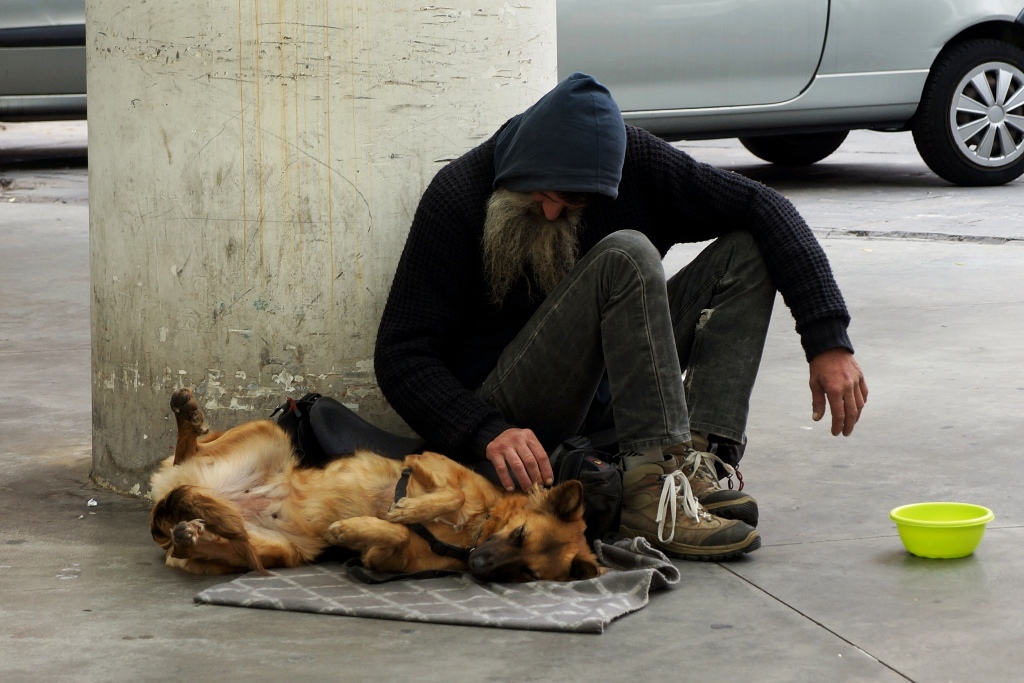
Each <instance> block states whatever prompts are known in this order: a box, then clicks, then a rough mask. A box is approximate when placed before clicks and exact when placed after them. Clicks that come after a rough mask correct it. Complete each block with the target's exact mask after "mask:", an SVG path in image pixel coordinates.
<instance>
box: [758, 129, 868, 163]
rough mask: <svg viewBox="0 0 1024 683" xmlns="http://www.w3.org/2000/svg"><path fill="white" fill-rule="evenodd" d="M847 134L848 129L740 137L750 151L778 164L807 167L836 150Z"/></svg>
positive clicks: (848, 132) (760, 157)
mask: <svg viewBox="0 0 1024 683" xmlns="http://www.w3.org/2000/svg"><path fill="white" fill-rule="evenodd" d="M849 134H850V131H848V130H841V131H838V132H833V133H799V134H796V135H763V136H761V135H759V136H757V137H752V138H740V143H741V144H742V145H743V146H744V147H746V148H747V150H749V151H750V153H751V154H753V155H754V156H756V157H758V158H759V159H764V160H765V161H770V162H772V163H773V164H778V165H780V166H807V165H809V164H813V163H815V162H817V161H821V160H822V159H824V158H825V157H827V156H828V155H829V154H831V153H832V152H834V151H836V150H837V149H839V145H841V144H843V140H845V139H846V136H847V135H849Z"/></svg>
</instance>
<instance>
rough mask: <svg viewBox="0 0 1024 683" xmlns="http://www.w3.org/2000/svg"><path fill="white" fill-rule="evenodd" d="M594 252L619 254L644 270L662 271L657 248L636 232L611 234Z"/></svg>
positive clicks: (627, 231) (624, 231)
mask: <svg viewBox="0 0 1024 683" xmlns="http://www.w3.org/2000/svg"><path fill="white" fill-rule="evenodd" d="M594 250H595V252H598V253H605V252H610V253H617V254H621V255H623V256H624V257H626V258H627V259H628V260H629V261H631V262H632V263H635V264H637V265H638V266H640V267H642V268H644V269H648V268H652V267H656V268H658V269H662V266H661V253H659V252H658V249H657V247H655V246H654V245H653V244H651V240H649V239H647V236H646V235H644V234H643V233H642V232H637V231H636V230H619V231H617V232H613V233H612V234H610V235H608V236H607V237H605V238H604V239H602V240H601V241H600V242H598V243H597V246H596V247H594ZM662 272H664V270H662Z"/></svg>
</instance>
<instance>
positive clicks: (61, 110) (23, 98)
mask: <svg viewBox="0 0 1024 683" xmlns="http://www.w3.org/2000/svg"><path fill="white" fill-rule="evenodd" d="M85 111H86V110H85V1H84V0H0V121H45V120H55V119H84V118H85Z"/></svg>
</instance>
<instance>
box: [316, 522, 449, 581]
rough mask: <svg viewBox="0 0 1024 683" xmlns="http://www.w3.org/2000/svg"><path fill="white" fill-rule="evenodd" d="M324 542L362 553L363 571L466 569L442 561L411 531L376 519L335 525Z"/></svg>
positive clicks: (328, 531)
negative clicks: (364, 569)
mask: <svg viewBox="0 0 1024 683" xmlns="http://www.w3.org/2000/svg"><path fill="white" fill-rule="evenodd" d="M325 539H326V540H327V541H328V542H329V543H332V544H334V545H340V546H343V547H345V548H350V549H351V550H356V551H358V552H359V555H360V557H359V559H360V561H361V562H362V563H363V566H364V567H367V568H368V569H373V570H374V571H379V572H399V573H402V572H416V571H422V570H424V569H456V570H459V569H465V565H464V564H463V563H462V562H461V561H460V560H456V559H454V558H451V557H441V556H439V555H435V554H434V553H432V552H431V551H430V546H429V545H428V544H427V542H426V541H424V540H423V539H422V538H420V537H419V536H415V535H413V534H412V533H411V532H410V531H409V528H408V527H406V526H404V525H402V524H395V523H393V522H388V521H385V520H383V519H378V518H376V517H353V518H352V519H345V520H341V521H340V522H335V523H334V524H332V525H331V526H330V527H329V528H328V529H327V533H326V534H325Z"/></svg>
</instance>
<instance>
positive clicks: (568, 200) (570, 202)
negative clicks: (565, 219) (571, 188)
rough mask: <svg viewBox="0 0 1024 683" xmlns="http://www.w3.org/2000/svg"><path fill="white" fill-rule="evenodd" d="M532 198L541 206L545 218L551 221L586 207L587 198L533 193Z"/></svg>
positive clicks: (561, 194)
mask: <svg viewBox="0 0 1024 683" xmlns="http://www.w3.org/2000/svg"><path fill="white" fill-rule="evenodd" d="M530 198H531V199H532V200H534V201H535V202H537V203H538V204H540V207H541V211H542V212H543V213H544V217H545V218H547V219H548V220H549V221H553V220H556V219H558V218H559V217H560V216H561V215H562V214H563V213H565V212H567V211H572V210H574V209H583V208H585V207H586V198H585V197H584V196H582V195H580V194H570V193H566V192H552V191H538V192H531V193H530Z"/></svg>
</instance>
